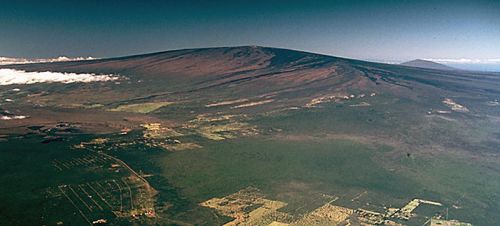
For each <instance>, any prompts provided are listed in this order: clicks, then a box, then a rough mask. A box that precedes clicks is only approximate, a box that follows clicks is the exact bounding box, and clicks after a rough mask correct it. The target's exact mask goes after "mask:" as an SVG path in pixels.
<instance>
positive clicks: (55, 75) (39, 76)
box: [0, 69, 120, 85]
mask: <svg viewBox="0 0 500 226" xmlns="http://www.w3.org/2000/svg"><path fill="white" fill-rule="evenodd" d="M118 79H120V77H119V76H117V75H113V74H107V75H104V74H100V75H97V74H93V73H84V74H77V73H66V72H50V71H45V72H26V71H22V70H14V69H0V85H14V84H34V83H64V84H68V83H75V82H85V83H87V82H106V81H115V80H118Z"/></svg>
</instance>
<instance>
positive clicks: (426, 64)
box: [401, 59, 457, 70]
mask: <svg viewBox="0 0 500 226" xmlns="http://www.w3.org/2000/svg"><path fill="white" fill-rule="evenodd" d="M401 65H404V66H409V67H418V68H427V69H436V70H457V69H456V68H453V67H450V66H446V65H444V64H440V63H436V62H433V61H430V60H422V59H416V60H412V61H407V62H404V63H401Z"/></svg>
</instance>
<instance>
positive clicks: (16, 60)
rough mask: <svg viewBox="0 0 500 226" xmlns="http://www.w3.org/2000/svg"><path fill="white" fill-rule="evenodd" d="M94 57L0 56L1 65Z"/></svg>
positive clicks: (90, 58) (89, 58)
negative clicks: (28, 57) (44, 57)
mask: <svg viewBox="0 0 500 226" xmlns="http://www.w3.org/2000/svg"><path fill="white" fill-rule="evenodd" d="M95 59H97V58H93V57H75V58H69V57H65V56H60V57H57V58H47V59H27V58H14V57H0V65H7V64H33V63H50V62H64V61H80V60H95Z"/></svg>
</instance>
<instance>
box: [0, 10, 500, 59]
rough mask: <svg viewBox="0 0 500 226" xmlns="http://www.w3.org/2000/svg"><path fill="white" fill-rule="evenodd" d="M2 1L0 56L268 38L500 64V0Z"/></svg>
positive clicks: (325, 49) (315, 47) (339, 50)
mask: <svg viewBox="0 0 500 226" xmlns="http://www.w3.org/2000/svg"><path fill="white" fill-rule="evenodd" d="M0 5H1V6H2V7H0V33H1V35H0V56H11V57H27V58H45V57H55V56H60V55H65V56H73V57H75V56H94V57H111V56H123V55H130V54H137V53H145V52H154V51H164V50H170V49H179V48H196V47H212V46H237V45H261V46H272V47H284V48H291V49H299V50H305V51H311V52H318V53H324V54H329V55H335V56H343V57H349V58H357V59H369V60H377V61H387V62H400V61H405V60H411V59H416V58H421V59H440V60H442V62H448V61H450V62H454V61H456V60H459V59H462V60H464V59H465V60H466V61H467V60H470V61H468V63H466V64H467V65H471V64H472V65H482V64H484V65H490V66H491V65H493V67H494V68H495V67H496V66H495V65H500V63H498V62H497V61H495V60H496V59H500V1H487V0H476V1H462V0H453V1H452V0H441V1H424V0H422V1H410V0H398V1H387V0H378V1H358V0H341V1H338V0H337V1H335V0H333V1H293V0H289V1H272V0H270V1H238V0H233V1H129V0H123V1H71V0H66V1H22V0H20V1H8V0H0ZM466 61H462V63H461V64H463V62H466ZM448 63H449V62H448ZM499 68H500V67H499Z"/></svg>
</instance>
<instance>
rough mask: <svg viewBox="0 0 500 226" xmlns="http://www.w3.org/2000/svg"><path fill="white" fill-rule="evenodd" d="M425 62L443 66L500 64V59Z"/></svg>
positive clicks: (435, 60) (431, 59)
mask: <svg viewBox="0 0 500 226" xmlns="http://www.w3.org/2000/svg"><path fill="white" fill-rule="evenodd" d="M424 60H430V61H434V62H438V63H443V64H500V58H499V59H467V58H460V59H433V58H428V59H424Z"/></svg>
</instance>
